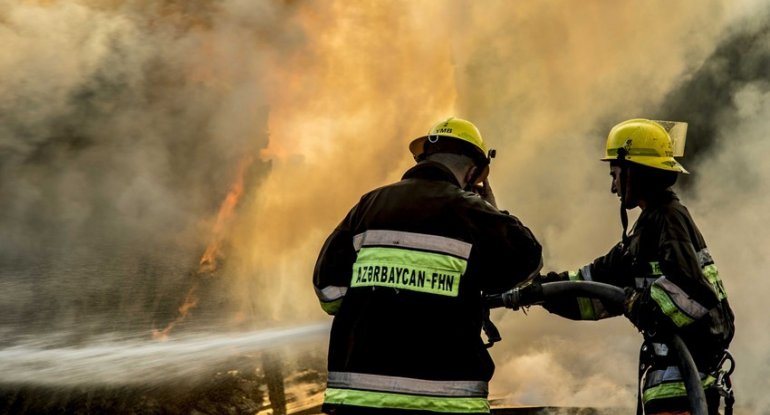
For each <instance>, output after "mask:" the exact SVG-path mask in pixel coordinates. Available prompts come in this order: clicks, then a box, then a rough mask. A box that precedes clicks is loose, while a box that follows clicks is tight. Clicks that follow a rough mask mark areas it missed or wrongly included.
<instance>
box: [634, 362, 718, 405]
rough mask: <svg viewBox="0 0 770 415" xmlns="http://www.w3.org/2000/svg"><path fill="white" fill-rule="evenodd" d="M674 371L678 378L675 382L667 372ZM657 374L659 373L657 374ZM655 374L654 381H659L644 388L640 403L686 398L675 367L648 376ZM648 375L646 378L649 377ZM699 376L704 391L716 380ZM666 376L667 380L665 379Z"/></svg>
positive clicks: (685, 390) (709, 376) (672, 376)
mask: <svg viewBox="0 0 770 415" xmlns="http://www.w3.org/2000/svg"><path fill="white" fill-rule="evenodd" d="M672 368H673V369H674V370H675V371H676V375H677V376H678V377H677V378H676V380H674V375H673V374H672V372H669V369H672ZM658 372H661V373H660V374H658ZM653 374H657V375H656V379H655V380H656V381H658V380H659V381H660V382H658V383H657V384H654V385H655V386H650V387H647V386H645V389H644V392H643V393H642V401H643V402H644V403H645V404H647V403H649V402H650V401H652V400H655V399H666V398H678V397H685V396H687V388H686V387H685V386H684V382H682V381H681V379H682V377H681V375H679V368H677V367H676V366H670V367H668V368H666V370H665V371H663V370H657V371H655V372H652V373H651V374H650V375H653ZM650 375H648V376H650ZM700 375H701V384H702V385H703V388H704V389H706V388H708V387H709V386H711V385H713V384H714V382H715V381H716V378H714V377H713V376H711V375H708V376H705V375H703V374H702V373H701V374H700ZM667 376H668V379H667ZM645 385H653V384H652V383H647V381H645Z"/></svg>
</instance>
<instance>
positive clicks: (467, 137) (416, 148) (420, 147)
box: [409, 117, 494, 159]
mask: <svg viewBox="0 0 770 415" xmlns="http://www.w3.org/2000/svg"><path fill="white" fill-rule="evenodd" d="M439 137H449V138H453V139H456V140H462V141H465V142H466V143H470V144H471V145H473V147H474V148H476V149H478V151H479V155H480V156H481V157H483V158H488V157H489V155H488V153H487V146H486V145H485V144H484V140H483V139H482V138H481V133H480V132H479V129H478V128H476V126H475V125H473V123H471V122H470V121H467V120H463V119H460V118H455V117H449V118H447V119H446V120H445V121H440V122H438V123H436V124H435V125H434V126H433V127H431V129H430V131H428V135H425V136H422V137H418V138H415V139H414V140H412V142H411V143H410V144H409V151H411V152H412V155H413V156H414V158H415V159H419V158H420V156H421V155H422V154H423V153H424V152H425V142H426V141H430V142H436V140H438V138H439ZM493 151H494V150H493ZM492 157H494V156H492Z"/></svg>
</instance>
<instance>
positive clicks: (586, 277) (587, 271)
mask: <svg viewBox="0 0 770 415" xmlns="http://www.w3.org/2000/svg"><path fill="white" fill-rule="evenodd" d="M580 274H581V275H582V276H583V281H593V280H594V278H593V277H592V276H591V265H585V266H584V267H583V268H580Z"/></svg>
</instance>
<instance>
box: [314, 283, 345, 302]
mask: <svg viewBox="0 0 770 415" xmlns="http://www.w3.org/2000/svg"><path fill="white" fill-rule="evenodd" d="M347 292H348V287H335V286H333V285H330V286H328V287H324V288H318V287H315V294H316V295H317V296H318V299H319V300H321V301H325V302H328V301H334V300H339V299H340V298H342V297H344V296H345V293H347Z"/></svg>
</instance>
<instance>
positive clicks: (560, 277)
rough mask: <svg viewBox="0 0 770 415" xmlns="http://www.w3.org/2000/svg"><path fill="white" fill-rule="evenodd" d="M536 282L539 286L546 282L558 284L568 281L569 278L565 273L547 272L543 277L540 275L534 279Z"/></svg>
mask: <svg viewBox="0 0 770 415" xmlns="http://www.w3.org/2000/svg"><path fill="white" fill-rule="evenodd" d="M535 278H536V279H537V280H538V281H540V283H541V284H545V283H547V282H559V281H569V276H568V275H567V273H566V272H553V271H551V272H549V273H547V274H545V275H543V274H540V275H537V276H536V277H535Z"/></svg>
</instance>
